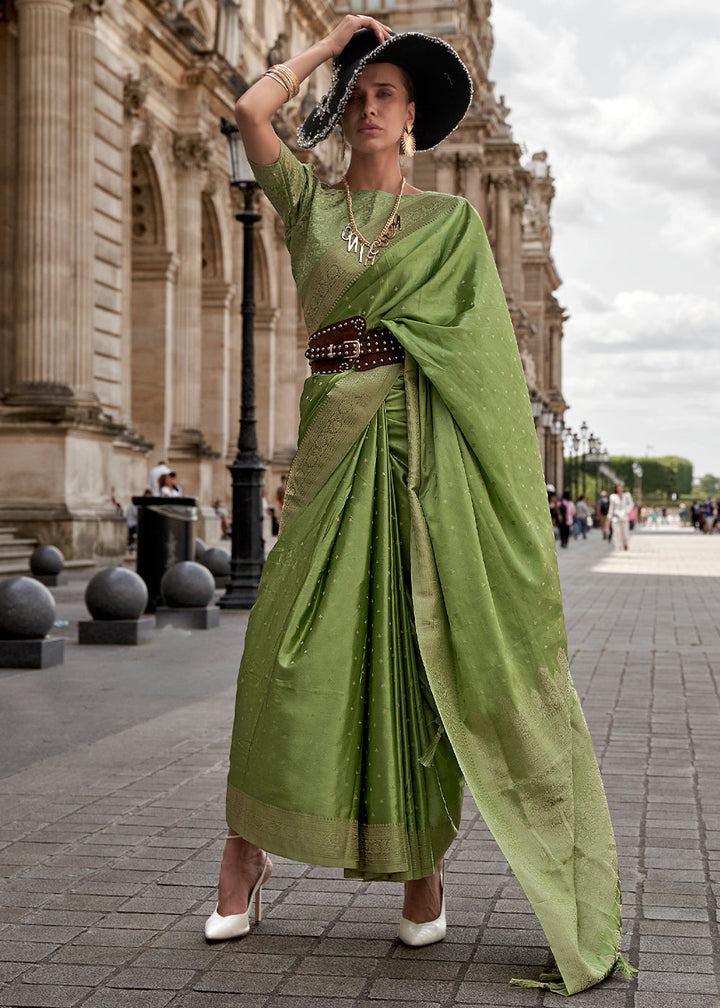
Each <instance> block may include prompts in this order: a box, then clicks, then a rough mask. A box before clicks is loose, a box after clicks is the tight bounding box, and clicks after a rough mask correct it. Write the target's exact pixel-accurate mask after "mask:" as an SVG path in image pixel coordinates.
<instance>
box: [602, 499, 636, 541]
mask: <svg viewBox="0 0 720 1008" xmlns="http://www.w3.org/2000/svg"><path fill="white" fill-rule="evenodd" d="M634 507H635V504H634V501H633V499H632V495H631V494H630V491H629V490H626V489H625V484H624V483H616V484H615V492H614V493H611V494H610V504H609V507H608V517H609V519H610V527H611V529H612V535H613V540H614V541H615V552H616V553H618V552H620V551H622V550H626V549H627V548H628V546H629V544H630V513H631V512H632V510H633V508H634Z"/></svg>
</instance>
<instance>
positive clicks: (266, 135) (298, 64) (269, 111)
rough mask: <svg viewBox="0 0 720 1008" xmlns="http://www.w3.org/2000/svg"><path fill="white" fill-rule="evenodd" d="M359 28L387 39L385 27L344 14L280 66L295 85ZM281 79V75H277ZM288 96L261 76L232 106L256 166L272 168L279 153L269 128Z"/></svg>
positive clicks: (272, 80) (280, 86)
mask: <svg viewBox="0 0 720 1008" xmlns="http://www.w3.org/2000/svg"><path fill="white" fill-rule="evenodd" d="M360 28H370V29H371V30H372V31H374V32H375V34H376V35H377V37H378V43H380V42H385V41H386V40H387V39H389V38H390V35H391V31H390V29H389V28H388V27H387V25H384V24H381V22H380V21H376V20H375V18H371V17H367V16H366V15H363V14H359V15H358V14H348V15H346V16H345V17H344V18H343V19H342V21H341V22H340V23H339V24H338V25H337V26H336V27H335V28H333V30H332V31H331V32H330V34H329V35H327V36H326V37H325V38H324V39H321V40H320V41H319V42H316V43H315V44H314V45H311V46H310V48H309V49H306V50H305V52H303V53H300V55H299V56H293V57H292V59H289V60H287V62H286V63H285V64H284V66H286V67H287V68H288V69H289V70H290V71H291V72H292V74H294V75H295V78H296V80H297V82H298V83H301V82H302V81H304V80H305V78H306V77H309V76H310V74H311V73H312V72H313V70H316V69H317V68H318V67H319V66H321V65H322V64H323V63H324V62H325V61H326V60H328V59H332V58H333V57H335V56H337V55H338V54H339V53H341V52H342V50H343V49H344V48H345V46H346V45H347V44H348V42H349V41H350V39H351V38H352V36H353V35H354V34H355V32H356V31H359V29H360ZM280 76H282V74H281V75H280ZM288 97H289V92H288V90H287V89H286V87H285V86H284V85H283V84H281V83H280V81H279V80H278V79H276V77H274V76H273V77H271V76H267V75H263V76H262V77H261V78H260V79H259V80H257V81H256V82H255V83H254V84H253V85H252V86H251V87H249V88H248V89H247V91H246V92H245V94H244V95H241V97H240V98H238V100H237V102H236V104H235V119H236V121H237V124H238V128H239V130H240V134H241V136H242V139H243V144H244V145H245V151H246V153H247V156H248V157H249V158H250V160H251V161H254V162H255V163H256V164H272V163H273V162H274V161H277V158H278V154H279V153H280V141H279V139H278V136H277V134H276V132H275V130H274V129H273V127H272V117H273V116H274V115H275V113H276V112H277V110H278V109H279V108H280V107H281V106H282V105H284V104H285V102H286V101H287V100H288Z"/></svg>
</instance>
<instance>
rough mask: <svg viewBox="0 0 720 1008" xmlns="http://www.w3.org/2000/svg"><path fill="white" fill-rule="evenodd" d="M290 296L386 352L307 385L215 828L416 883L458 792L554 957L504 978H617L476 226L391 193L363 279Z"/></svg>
mask: <svg viewBox="0 0 720 1008" xmlns="http://www.w3.org/2000/svg"><path fill="white" fill-rule="evenodd" d="M385 212H386V213H387V211H385ZM361 226H362V225H361ZM338 233H339V232H338ZM288 245H289V247H290V248H291V252H292V240H289V241H288ZM328 255H329V256H330V257H332V256H335V255H336V252H335V251H334V250H331V251H329V252H328ZM325 268H326V269H328V270H329V269H331V263H330V262H326V263H325ZM322 269H323V259H322V255H320V256H319V257H318V260H317V262H316V263H315V264H314V266H313V267H312V269H308V270H307V276H308V278H310V276H311V274H314V275H315V276H316V277H317V276H318V275H319V274H320V273H321V272H322ZM298 286H299V288H300V293H301V296H302V297H303V300H304V303H306V305H307V304H308V302H307V296H308V295H307V290H306V291H303V289H302V285H301V284H300V283H299V284H298ZM310 287H312V289H313V291H314V292H315V293H314V295H313V296H314V301H313V305H312V309H311V310H308V308H309V306H308V307H307V308H306V314H307V315H308V316H309V317H310V318H311V319H312V321H311V322H309V325H311V326H312V328H313V329H314V328H320V327H321V326H325V325H330V324H332V323H333V322H336V321H339V320H340V319H343V318H347V317H349V316H351V315H357V314H363V315H364V316H365V317H366V319H367V324H368V328H375V327H385V328H387V329H389V330H390V331H391V332H392V333H393V335H394V336H395V337H396V338H397V339H398V340H399V341H400V343H401V344H402V345H403V347H404V349H405V352H406V357H405V362H404V364H393V365H391V366H387V367H379V368H377V369H375V370H373V371H370V372H365V373H355V372H354V371H352V370H351V371H347V372H344V373H341V374H331V375H316V376H314V377H312V378H309V379H308V381H307V382H306V386H305V391H304V393H303V397H302V401H301V423H300V435H299V446H298V451H297V455H296V457H295V459H294V461H293V464H292V467H291V470H290V474H289V477H288V482H287V490H286V496H285V504H284V508H283V516H282V525H281V533H280V537H279V539H278V542H277V544H276V546H275V547H274V549H273V550H272V552H271V553H270V555H269V557H268V561H267V563H266V566H265V570H264V572H263V578H262V583H261V589H260V593H259V597H258V602H257V604H256V606H255V608H254V609H253V612H252V614H251V618H250V624H249V627H248V634H247V638H246V647H245V652H244V655H243V660H242V665H241V671H240V677H239V685H238V700H237V708H236V719H235V728H234V732H233V744H232V751H231V765H230V773H229V783H228V800H227V811H228V822H229V823H230V825H231V826H233V828H234V829H236V830H237V831H238V832H240V833H241V834H242V835H243V836H245V837H246V839H248V840H250V841H252V842H254V843H257V844H259V845H264V846H267V847H269V849H271V850H274V851H276V852H278V853H280V854H283V855H286V856H288V857H292V858H295V859H298V860H307V861H310V862H312V863H316V864H327V865H336V866H339V867H343V868H344V869H345V871H346V873H347V874H348V875H352V876H360V877H363V878H392V879H403V878H417V877H421V876H422V875H423V874H426V875H427V874H432V871H433V869H434V865H435V864H437V862H438V860H439V859H440V858H441V857H442V855H443V853H444V851H445V850H446V849H447V847H448V845H449V843H450V842H451V841H452V839H453V837H454V835H455V833H456V830H457V826H458V822H459V815H460V807H461V797H462V778H463V777H464V778H465V781H466V782H467V785H468V787H469V789H470V791H471V793H472V796H473V798H474V800H475V802H476V803H477V806H478V808H479V810H480V812H481V814H482V816H483V818H484V819H485V822H486V823H487V825H488V827H489V828H490V830H491V831H492V833H493V835H494V836H495V838H496V840H497V842H498V844H499V846H500V848H501V849H502V851H503V853H504V855H505V856H506V858H507V860H508V862H509V864H510V866H511V868H512V869H513V871H514V873H515V875H516V877H517V878H518V881H519V882H520V884H521V885H522V887H523V889H524V891H525V892H526V894H527V896H528V898H529V900H530V902H531V904H532V906H533V909H534V910H535V912H536V914H537V916H538V919H539V921H540V923H541V925H542V927H543V930H544V931H545V934H546V936H547V939H548V942H549V944H550V948H551V951H552V954H553V957H554V960H555V963H556V967H557V969H556V971H554V972H552V973H549V974H546V975H544V976H542V977H540V980H539V981H517V983H518V984H519V985H521V986H538V985H540V986H543V987H546V988H548V989H550V990H553V991H556V992H557V993H560V994H573V993H576V992H578V991H581V990H584V989H586V988H587V987H590V986H592V985H594V984H596V983H598V982H599V981H600V980H602V979H603V978H605V977H606V976H608V975H609V974H610V973H611V972H612V971H613V969H616V968H618V969H621V970H625V969H626V964H625V962H624V960H623V959H622V957H621V956H620V928H621V918H620V886H619V878H618V866H617V856H616V849H615V842H614V837H613V831H612V826H611V823H610V817H609V813H608V808H607V803H606V799H605V794H604V790H603V786H602V782H601V779H600V773H599V770H598V766H597V762H596V759H595V755H594V752H593V747H592V742H591V739H590V736H589V732H588V729H587V726H586V723H585V720H584V717H583V714H582V710H581V708H580V704H579V701H578V697H577V695H576V692H575V689H574V686H573V684H572V680H571V678H570V674H569V669H568V660H567V644H566V638H565V627H564V617H563V610H562V601H561V596H560V585H559V580H558V573H557V560H556V552H555V543H554V537H553V533H552V528H551V525H550V522H549V518H548V512H547V496H546V491H545V483H544V477H543V472H542V466H541V463H540V458H539V452H538V445H537V438H536V434H535V429H534V423H533V420H532V416H531V411H530V406H529V400H528V395H527V387H526V383H525V379H524V375H523V371H522V366H521V363H520V359H519V354H518V351H517V344H516V341H515V336H514V332H513V329H512V324H511V322H510V319H509V315H508V312H507V307H506V303H505V298H504V295H503V291H502V287H501V285H500V282H499V279H498V276H497V271H496V269H495V265H494V262H493V259H492V254H491V251H490V249H489V246H488V243H487V239H486V237H485V233H484V229H483V227H482V223H481V221H480V219H479V217H478V216H477V214H476V213H475V211H474V210H473V209H472V208H471V207H470V206H469V204H467V203H466V202H465V201H463V200H459V199H457V198H455V197H446V196H440V195H438V194H422V195H419V196H415V197H412V198H411V199H410V200H408V201H407V206H404V207H403V219H402V230H401V232H400V235H399V236H397V237H396V238H395V239H394V240H393V241H392V242H391V244H390V246H389V247H388V248H387V249H386V250H384V251H383V252H382V255H381V257H379V258H378V261H377V265H376V266H373V267H371V268H361V269H358V270H355V272H354V274H353V275H352V276H351V277H350V278H349V280H348V282H347V284H346V285H345V286H344V287H341V288H340V289H339V290H338V288H337V286H335V287H334V288H333V285H327V286H326V287H325V289H324V293H321V294H320V295H319V296H318V295H317V286H316V285H313V284H312V283H311V282H310V281H309V280H308V289H309V288H310Z"/></svg>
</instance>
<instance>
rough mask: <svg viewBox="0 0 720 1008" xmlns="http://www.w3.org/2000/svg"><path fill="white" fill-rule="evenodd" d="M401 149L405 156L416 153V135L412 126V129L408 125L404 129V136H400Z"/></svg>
mask: <svg viewBox="0 0 720 1008" xmlns="http://www.w3.org/2000/svg"><path fill="white" fill-rule="evenodd" d="M400 150H401V152H402V153H403V154H404V155H405V157H412V156H413V155H414V154H415V137H414V136H413V132H412V126H411V127H410V129H408V128H407V126H406V127H405V129H404V130H403V131H402V136H401V137H400Z"/></svg>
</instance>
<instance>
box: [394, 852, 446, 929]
mask: <svg viewBox="0 0 720 1008" xmlns="http://www.w3.org/2000/svg"><path fill="white" fill-rule="evenodd" d="M440 885H441V886H442V903H441V905H440V916H439V917H436V918H435V920H431V921H425V922H424V923H423V924H415V922H414V921H409V920H408V919H407V918H406V917H401V918H400V927H399V929H398V938H399V939H400V941H401V942H402V943H403V945H411V946H413V947H414V948H420V947H421V946H423V945H433V944H434V943H435V942H439V941H442V940H443V938H444V937H445V934H446V932H447V920H446V918H445V865H444V864H443V865H441V867H440Z"/></svg>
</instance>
